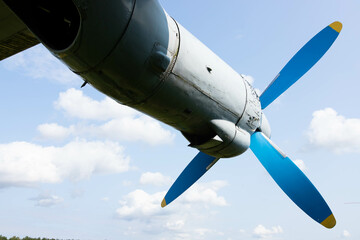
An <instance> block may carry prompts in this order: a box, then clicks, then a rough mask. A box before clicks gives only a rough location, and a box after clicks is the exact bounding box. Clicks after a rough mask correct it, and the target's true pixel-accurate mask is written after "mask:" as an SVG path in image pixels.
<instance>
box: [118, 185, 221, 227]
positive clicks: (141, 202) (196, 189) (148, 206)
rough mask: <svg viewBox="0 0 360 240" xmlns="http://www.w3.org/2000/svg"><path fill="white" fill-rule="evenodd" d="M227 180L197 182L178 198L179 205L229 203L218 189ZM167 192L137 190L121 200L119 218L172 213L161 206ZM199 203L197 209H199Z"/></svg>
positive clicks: (149, 217) (152, 216) (147, 217)
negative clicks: (220, 194)
mask: <svg viewBox="0 0 360 240" xmlns="http://www.w3.org/2000/svg"><path fill="white" fill-rule="evenodd" d="M226 185H227V183H226V182H225V181H213V182H209V183H196V184H194V185H193V186H192V187H191V188H190V189H188V190H187V191H186V192H185V193H184V194H183V196H182V197H181V198H178V199H177V200H176V203H175V204H177V205H176V206H175V207H177V208H178V209H179V210H180V211H181V210H184V209H189V208H191V207H192V206H194V205H196V204H199V205H200V206H201V207H206V206H209V205H211V206H219V207H223V206H226V205H227V202H226V200H225V198H224V197H222V196H219V195H218V193H217V191H218V190H220V189H221V188H222V187H224V186H226ZM165 194H166V192H157V193H154V194H149V193H147V192H145V191H144V190H141V189H138V190H135V191H133V192H131V193H129V194H127V195H126V196H124V197H123V199H122V200H121V201H120V202H119V203H120V208H118V209H117V211H116V213H117V215H118V217H119V218H122V219H125V220H136V219H142V220H149V219H153V218H155V217H158V216H162V215H164V214H170V213H171V212H170V211H166V210H164V209H162V208H161V206H160V203H161V201H162V200H163V198H164V196H165ZM199 205H197V207H196V208H197V209H199Z"/></svg>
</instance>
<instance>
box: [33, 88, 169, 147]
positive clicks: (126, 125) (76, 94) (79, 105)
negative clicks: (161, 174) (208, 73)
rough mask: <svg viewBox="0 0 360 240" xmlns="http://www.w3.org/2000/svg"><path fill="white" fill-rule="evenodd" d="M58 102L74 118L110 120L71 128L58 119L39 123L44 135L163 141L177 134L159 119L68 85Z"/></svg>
mask: <svg viewBox="0 0 360 240" xmlns="http://www.w3.org/2000/svg"><path fill="white" fill-rule="evenodd" d="M74 103H76V104H74ZM55 106H56V108H58V109H61V110H63V111H64V112H65V113H66V114H67V115H69V116H71V117H74V118H80V119H85V120H97V121H107V122H105V123H102V124H98V123H97V124H78V125H72V126H70V127H68V128H66V127H63V126H59V125H57V124H56V123H52V124H43V125H40V127H39V130H42V131H40V134H41V137H42V138H46V139H50V140H57V139H56V138H58V139H60V138H61V137H66V136H67V135H69V134H72V135H74V136H81V137H95V138H103V139H107V140H112V141H143V142H146V143H148V144H150V145H160V144H168V143H170V142H172V141H173V139H174V137H175V136H174V134H172V133H171V132H170V131H168V130H165V129H164V128H163V127H162V126H161V125H160V123H159V122H158V121H156V120H154V119H152V118H150V117H148V116H145V115H143V114H141V113H138V112H136V111H135V110H133V109H131V108H129V107H126V106H123V105H121V104H118V103H116V102H115V101H114V100H112V99H110V98H108V97H105V98H104V99H103V100H102V101H96V100H93V99H91V98H90V97H88V96H85V95H84V94H83V92H82V91H79V90H75V89H69V90H67V91H66V92H63V93H60V96H59V99H58V100H57V101H56V102H55ZM44 126H45V127H47V128H45V127H44ZM44 128H45V130H44ZM55 131H56V133H54V132H55Z"/></svg>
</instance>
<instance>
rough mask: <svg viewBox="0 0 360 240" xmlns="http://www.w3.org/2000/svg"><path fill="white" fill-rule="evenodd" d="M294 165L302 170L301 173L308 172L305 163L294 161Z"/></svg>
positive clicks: (298, 160)
mask: <svg viewBox="0 0 360 240" xmlns="http://www.w3.org/2000/svg"><path fill="white" fill-rule="evenodd" d="M294 163H295V165H296V166H297V167H298V168H300V170H301V171H305V170H306V165H305V162H304V161H303V160H300V159H297V160H294Z"/></svg>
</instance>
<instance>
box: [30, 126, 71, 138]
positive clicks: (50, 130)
mask: <svg viewBox="0 0 360 240" xmlns="http://www.w3.org/2000/svg"><path fill="white" fill-rule="evenodd" d="M37 130H38V132H39V133H40V135H41V137H42V138H44V139H51V140H55V141H62V140H64V139H66V138H67V137H69V136H70V134H72V133H73V132H74V126H71V127H69V128H66V127H63V126H60V125H58V124H57V123H45V124H41V125H39V126H38V127H37Z"/></svg>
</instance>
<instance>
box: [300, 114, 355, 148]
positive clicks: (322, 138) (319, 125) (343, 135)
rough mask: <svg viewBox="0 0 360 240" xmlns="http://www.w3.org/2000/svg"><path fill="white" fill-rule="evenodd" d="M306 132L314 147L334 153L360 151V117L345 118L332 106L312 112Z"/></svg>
mask: <svg viewBox="0 0 360 240" xmlns="http://www.w3.org/2000/svg"><path fill="white" fill-rule="evenodd" d="M307 134H308V138H309V141H310V143H311V144H312V145H313V146H315V147H320V148H326V149H329V150H331V151H333V152H335V153H345V152H357V153H359V152H360V119H358V118H346V117H344V116H341V115H339V114H338V113H337V112H336V111H335V110H334V109H332V108H325V109H323V110H319V111H315V112H314V113H313V119H312V120H311V123H310V127H309V130H308V133H307Z"/></svg>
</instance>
